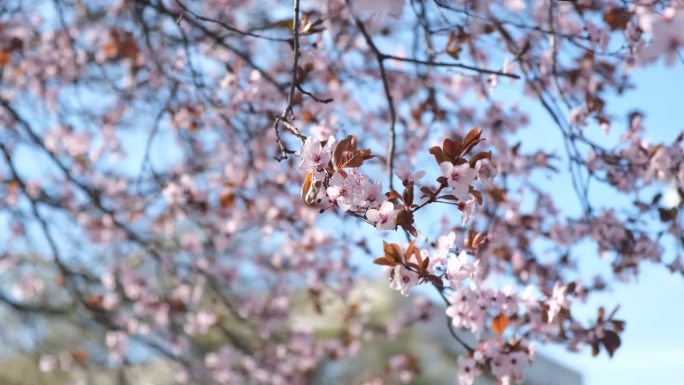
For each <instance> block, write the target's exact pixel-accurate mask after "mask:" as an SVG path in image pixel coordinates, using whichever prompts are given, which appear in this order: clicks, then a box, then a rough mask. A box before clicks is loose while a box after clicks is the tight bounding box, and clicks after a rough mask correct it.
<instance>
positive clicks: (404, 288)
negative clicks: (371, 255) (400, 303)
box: [389, 265, 418, 297]
mask: <svg viewBox="0 0 684 385" xmlns="http://www.w3.org/2000/svg"><path fill="white" fill-rule="evenodd" d="M389 275H390V289H392V290H397V291H399V292H401V295H403V296H405V297H408V295H409V289H411V288H412V287H413V286H416V285H417V284H418V274H416V273H415V272H414V271H412V270H409V269H407V268H405V267H404V266H403V265H397V266H395V267H394V268H393V269H391V270H389Z"/></svg>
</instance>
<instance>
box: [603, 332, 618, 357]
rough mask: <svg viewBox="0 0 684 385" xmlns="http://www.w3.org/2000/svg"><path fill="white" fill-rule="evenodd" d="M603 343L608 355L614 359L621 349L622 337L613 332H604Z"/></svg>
mask: <svg viewBox="0 0 684 385" xmlns="http://www.w3.org/2000/svg"><path fill="white" fill-rule="evenodd" d="M601 343H603V346H604V347H605V348H606V351H607V352H608V355H609V356H610V357H613V354H614V353H615V351H616V350H617V349H618V348H619V347H620V344H621V341H620V336H619V335H618V334H617V333H615V332H614V331H612V330H604V332H603V337H602V338H601Z"/></svg>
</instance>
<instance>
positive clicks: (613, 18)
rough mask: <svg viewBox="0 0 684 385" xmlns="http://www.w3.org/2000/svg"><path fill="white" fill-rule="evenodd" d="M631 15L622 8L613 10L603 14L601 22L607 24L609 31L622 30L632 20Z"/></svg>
mask: <svg viewBox="0 0 684 385" xmlns="http://www.w3.org/2000/svg"><path fill="white" fill-rule="evenodd" d="M632 15H633V13H632V12H629V11H628V10H626V9H624V8H613V9H611V10H610V11H607V12H606V13H604V14H603V21H605V22H606V24H608V26H609V27H610V30H611V31H616V30H619V29H620V30H624V29H625V28H626V27H627V24H628V23H629V20H630V19H631V18H632Z"/></svg>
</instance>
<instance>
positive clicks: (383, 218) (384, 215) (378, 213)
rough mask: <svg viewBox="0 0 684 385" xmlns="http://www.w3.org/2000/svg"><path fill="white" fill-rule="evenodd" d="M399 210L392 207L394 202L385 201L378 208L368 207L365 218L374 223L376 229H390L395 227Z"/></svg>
mask: <svg viewBox="0 0 684 385" xmlns="http://www.w3.org/2000/svg"><path fill="white" fill-rule="evenodd" d="M398 214H399V210H395V209H394V203H392V202H390V201H385V202H384V203H383V204H382V206H380V209H379V210H376V209H369V210H368V211H366V218H368V220H369V221H371V222H373V223H375V228H377V229H378V230H392V229H394V228H396V227H397V215H398Z"/></svg>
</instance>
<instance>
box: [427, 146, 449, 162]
mask: <svg viewBox="0 0 684 385" xmlns="http://www.w3.org/2000/svg"><path fill="white" fill-rule="evenodd" d="M430 154H432V156H434V157H435V160H436V161H437V164H440V163H442V162H446V160H447V159H446V156H445V155H444V151H442V148H441V147H439V146H434V147H431V148H430Z"/></svg>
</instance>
